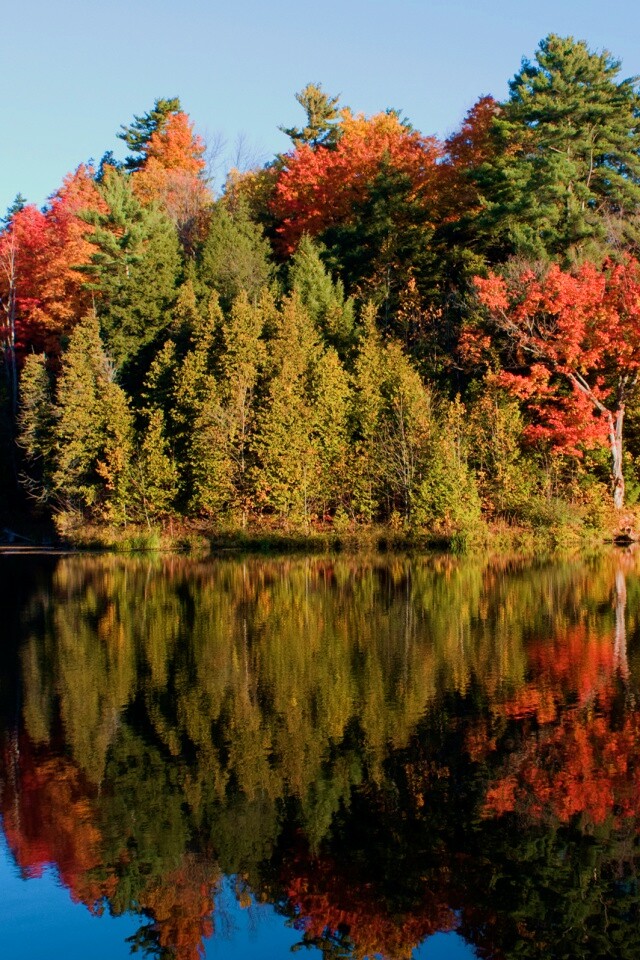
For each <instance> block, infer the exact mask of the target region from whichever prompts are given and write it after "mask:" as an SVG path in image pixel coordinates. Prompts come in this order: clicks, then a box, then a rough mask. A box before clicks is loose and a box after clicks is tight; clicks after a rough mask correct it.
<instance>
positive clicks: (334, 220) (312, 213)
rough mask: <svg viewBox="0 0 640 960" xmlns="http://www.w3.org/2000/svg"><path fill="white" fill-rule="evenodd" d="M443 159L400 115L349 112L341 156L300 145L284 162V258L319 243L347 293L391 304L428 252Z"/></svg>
mask: <svg viewBox="0 0 640 960" xmlns="http://www.w3.org/2000/svg"><path fill="white" fill-rule="evenodd" d="M440 156H441V151H440V147H439V146H438V144H437V142H436V141H435V139H434V138H432V137H423V136H421V135H420V134H419V133H417V131H415V130H413V129H412V128H411V127H410V126H409V125H408V124H407V123H405V122H403V121H402V120H401V118H400V117H399V116H398V114H397V113H396V112H394V111H388V112H386V113H380V114H377V115H376V116H373V117H371V118H369V119H367V118H365V117H363V116H354V115H352V114H351V113H349V112H348V111H345V112H344V113H343V116H342V120H341V123H340V138H339V140H338V143H337V145H336V147H335V148H333V149H329V148H328V147H317V148H315V149H314V148H312V147H311V146H309V145H308V144H302V145H300V146H299V147H297V148H296V149H295V150H294V151H292V153H290V154H289V155H287V156H286V157H285V158H284V167H283V170H282V172H281V173H280V176H279V178H278V182H277V185H276V189H275V192H274V198H273V203H272V209H273V213H274V216H275V217H276V220H277V221H278V226H277V230H276V233H277V236H278V238H279V241H278V243H279V247H280V249H281V251H282V252H283V253H285V254H290V253H292V252H293V251H294V250H295V248H296V246H297V244H298V243H299V241H300V238H301V237H302V235H303V234H304V233H307V234H308V235H309V236H310V237H319V238H320V239H321V240H322V241H323V242H324V243H325V244H326V246H327V249H328V252H329V254H330V255H331V257H332V259H333V261H334V263H335V266H336V267H337V268H338V269H339V270H340V272H341V274H342V275H343V276H344V278H345V281H346V283H347V289H348V290H349V291H350V290H351V288H352V287H353V286H355V285H356V284H357V285H359V286H360V287H361V288H362V289H361V292H362V294H363V295H364V296H375V297H377V299H378V300H381V301H383V302H385V303H387V304H388V303H389V302H390V298H391V295H392V293H393V292H394V291H395V289H396V288H397V287H398V286H402V284H403V282H404V280H406V277H407V272H408V270H409V268H410V267H411V266H413V265H414V261H415V260H417V259H419V258H420V256H421V255H422V254H423V253H424V251H425V250H426V249H427V247H428V239H429V237H430V235H431V233H432V230H433V224H434V222H435V220H436V219H437V199H436V198H437V193H438V182H439V171H438V164H439V160H440Z"/></svg>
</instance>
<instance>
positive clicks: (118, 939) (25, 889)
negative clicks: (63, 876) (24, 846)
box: [0, 836, 139, 960]
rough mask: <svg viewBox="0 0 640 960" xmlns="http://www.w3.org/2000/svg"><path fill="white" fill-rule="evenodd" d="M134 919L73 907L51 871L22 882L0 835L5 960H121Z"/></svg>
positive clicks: (1, 938) (0, 900)
mask: <svg viewBox="0 0 640 960" xmlns="http://www.w3.org/2000/svg"><path fill="white" fill-rule="evenodd" d="M138 926H139V921H138V919H137V918H132V917H128V916H126V917H116V918H113V917H109V916H108V915H106V914H105V915H104V916H103V917H94V916H92V915H91V914H90V913H89V911H88V910H87V908H86V907H85V906H84V905H83V904H81V903H73V901H72V900H71V898H70V896H69V892H68V891H67V890H65V889H64V887H62V886H61V885H60V883H59V882H58V879H57V874H56V872H55V870H52V869H46V870H45V871H44V872H43V875H42V877H39V878H34V879H30V880H23V879H22V878H21V877H20V873H19V871H18V869H17V867H16V865H15V863H14V861H13V858H12V857H11V854H10V853H9V851H8V849H7V845H6V842H5V839H4V836H0V944H2V948H1V952H2V957H3V958H4V960H52V958H54V957H60V958H64V960H75V958H78V960H80V958H82V960H86V958H88V957H91V960H120V958H121V957H122V958H124V957H130V956H131V951H130V947H129V944H128V943H127V942H126V939H127V937H130V936H131V935H132V934H133V933H134V932H135V931H136V930H137V929H138Z"/></svg>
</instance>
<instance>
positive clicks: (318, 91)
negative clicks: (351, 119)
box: [280, 83, 340, 147]
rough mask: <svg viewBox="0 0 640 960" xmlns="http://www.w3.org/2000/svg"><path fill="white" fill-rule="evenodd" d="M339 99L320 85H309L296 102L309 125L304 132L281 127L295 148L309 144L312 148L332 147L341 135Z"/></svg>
mask: <svg viewBox="0 0 640 960" xmlns="http://www.w3.org/2000/svg"><path fill="white" fill-rule="evenodd" d="M339 99H340V98H339V97H330V96H329V95H328V94H327V93H325V92H324V90H323V89H322V85H321V84H319V83H308V84H307V85H306V87H305V88H304V89H303V90H301V91H300V92H299V93H296V100H297V101H298V103H299V104H300V106H301V107H302V109H303V110H304V112H305V114H306V117H307V123H306V126H305V127H303V128H302V130H300V129H298V127H280V129H281V130H282V132H283V133H286V135H287V136H288V137H289V138H290V139H291V140H292V141H293V145H294V147H299V146H301V145H302V144H308V145H309V146H310V147H332V146H334V145H335V144H336V143H337V141H338V137H339V135H340V128H339V124H338V121H339V119H340V111H339V109H338V102H339Z"/></svg>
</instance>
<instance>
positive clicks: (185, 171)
mask: <svg viewBox="0 0 640 960" xmlns="http://www.w3.org/2000/svg"><path fill="white" fill-rule="evenodd" d="M204 152H205V145H204V141H203V140H202V138H201V137H199V136H198V135H197V134H196V133H194V129H193V123H192V122H191V120H190V119H189V117H188V116H187V114H186V113H182V112H177V113H176V112H172V113H170V114H169V115H168V116H167V117H166V119H165V121H164V122H163V123H162V125H161V126H158V127H157V128H156V129H155V130H154V131H153V132H152V134H151V136H150V137H149V140H148V141H147V143H146V144H145V146H144V159H143V161H142V162H141V163H140V164H139V165H138V167H137V168H136V169H135V171H134V172H133V174H132V177H131V182H132V187H133V191H134V193H135V195H136V196H137V197H138V198H139V199H140V200H141V201H142V202H143V203H144V204H145V205H146V204H149V203H156V204H157V205H158V206H159V207H160V208H161V209H162V211H163V212H164V213H165V214H166V215H167V217H168V218H169V219H170V220H171V222H172V223H173V224H174V225H175V227H176V230H177V232H178V236H179V237H180V240H181V242H182V245H183V247H184V249H185V251H186V252H187V253H188V254H190V255H193V254H194V253H195V250H196V247H197V246H198V245H199V243H200V242H201V241H202V239H203V237H204V235H205V232H206V226H207V221H208V214H209V208H210V206H211V202H212V196H211V193H210V191H209V188H208V185H207V182H206V177H205V166H206V164H205V160H204Z"/></svg>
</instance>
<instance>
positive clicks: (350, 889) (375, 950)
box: [285, 853, 456, 960]
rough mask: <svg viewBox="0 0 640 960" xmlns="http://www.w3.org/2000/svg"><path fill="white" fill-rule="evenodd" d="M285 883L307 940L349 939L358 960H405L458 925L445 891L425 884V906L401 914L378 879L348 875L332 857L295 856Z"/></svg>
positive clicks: (291, 906)
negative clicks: (364, 959) (385, 959)
mask: <svg viewBox="0 0 640 960" xmlns="http://www.w3.org/2000/svg"><path fill="white" fill-rule="evenodd" d="M285 884H286V891H287V896H288V900H289V906H290V908H292V909H293V910H294V911H295V914H296V916H297V921H296V925H297V926H298V927H299V928H300V929H301V930H303V931H304V933H305V935H306V936H307V937H308V938H310V939H315V938H321V937H323V936H325V935H326V934H327V933H329V934H338V933H340V934H345V935H346V936H347V937H348V938H349V939H350V940H351V941H352V942H353V944H354V950H353V954H352V956H353V957H354V960H357V958H359V957H366V956H374V955H380V956H382V957H393V958H394V960H404V958H409V957H411V954H412V951H413V950H414V949H415V947H416V946H417V945H418V944H419V943H421V942H422V940H424V939H425V937H428V936H430V935H431V934H432V933H436V932H438V931H448V930H453V929H454V927H455V926H456V918H455V915H454V913H453V911H452V910H451V908H450V907H449V906H447V893H446V891H444V890H443V891H438V892H434V891H432V890H430V889H428V888H427V886H426V883H425V889H424V894H423V898H422V902H421V903H413V904H412V906H411V912H410V913H407V914H398V913H396V912H395V911H394V910H393V909H392V905H390V904H387V903H385V901H384V900H383V899H381V896H380V892H379V890H378V889H377V885H376V883H375V880H373V882H364V881H362V880H360V879H359V878H357V877H352V876H348V875H347V873H346V872H345V870H344V867H343V866H341V865H338V864H336V863H335V862H334V861H333V860H332V859H331V858H330V857H317V858H312V857H310V856H306V855H305V854H304V853H302V854H300V855H298V856H296V858H295V860H294V862H293V863H289V864H288V871H287V876H286V878H285Z"/></svg>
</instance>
